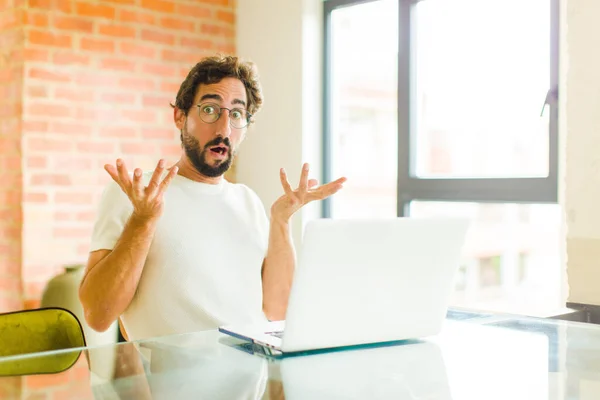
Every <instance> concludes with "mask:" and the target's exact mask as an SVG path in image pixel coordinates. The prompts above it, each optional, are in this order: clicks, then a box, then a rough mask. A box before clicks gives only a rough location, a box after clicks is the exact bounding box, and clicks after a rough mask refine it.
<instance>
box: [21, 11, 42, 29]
mask: <svg viewBox="0 0 600 400" xmlns="http://www.w3.org/2000/svg"><path fill="white" fill-rule="evenodd" d="M25 22H26V23H27V24H28V25H31V26H35V27H37V28H46V27H47V26H48V14H46V13H42V12H35V11H26V14H25Z"/></svg>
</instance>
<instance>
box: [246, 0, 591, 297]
mask: <svg viewBox="0 0 600 400" xmlns="http://www.w3.org/2000/svg"><path fill="white" fill-rule="evenodd" d="M598 15H600V1H598V0H561V26H560V29H561V38H560V45H561V49H560V57H561V61H560V88H559V93H560V99H559V102H560V103H559V104H560V108H561V114H560V120H559V141H560V142H559V151H560V156H559V159H560V165H561V168H560V171H559V172H560V175H559V190H560V202H561V204H562V205H563V207H564V213H565V226H564V235H565V237H566V241H563V247H564V249H563V250H564V252H565V253H566V257H567V271H566V275H567V276H568V285H565V287H564V290H565V291H567V290H568V291H569V297H568V300H569V301H572V302H582V303H590V304H597V305H600V55H598V54H597V52H596V51H595V49H598V48H600V24H598V22H597V16H598ZM237 18H238V26H237V48H238V53H239V55H241V56H243V57H247V58H250V59H252V60H253V61H255V62H256V63H257V64H258V67H259V71H260V73H261V77H262V79H261V80H262V84H263V88H264V96H265V104H264V109H263V111H261V113H260V114H259V115H258V116H257V123H256V125H255V126H254V127H253V129H252V131H251V132H250V133H249V137H248V139H247V141H246V143H245V144H244V145H243V148H242V151H241V154H240V156H239V159H238V170H237V180H238V181H240V182H243V183H246V184H248V185H249V186H250V187H252V188H253V189H254V190H256V192H257V193H258V195H259V196H260V197H261V199H262V200H263V202H264V203H265V206H266V207H267V208H268V207H269V206H270V204H271V203H272V202H273V201H274V200H275V199H276V198H277V197H278V196H279V195H281V193H282V189H281V186H280V184H279V180H278V171H279V168H280V167H284V168H286V170H288V172H289V175H290V178H291V180H292V182H293V183H296V182H297V180H298V177H299V170H300V166H301V164H302V162H304V161H309V162H311V163H312V164H313V166H314V167H316V168H314V169H313V172H314V174H313V175H314V176H317V177H320V176H321V171H320V160H321V149H320V145H321V143H320V134H321V122H320V121H321V85H322V82H321V54H322V47H321V46H322V39H321V35H322V34H321V29H322V0H300V1H289V0H285V1H272V0H240V1H238V14H237ZM316 215H318V204H314V205H313V206H312V207H311V208H309V209H307V210H306V211H305V212H304V213H303V214H302V215H299V216H298V217H297V218H296V219H295V225H294V236H295V241H296V244H297V245H298V244H299V239H300V235H301V226H302V224H303V223H305V222H306V221H307V220H308V219H310V218H314V217H315V216H316ZM565 282H566V279H565Z"/></svg>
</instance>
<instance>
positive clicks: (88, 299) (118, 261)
mask: <svg viewBox="0 0 600 400" xmlns="http://www.w3.org/2000/svg"><path fill="white" fill-rule="evenodd" d="M155 230H156V221H149V220H140V219H137V218H135V217H134V216H132V217H130V218H129V220H128V221H127V223H126V224H125V228H124V229H123V233H122V234H121V237H120V239H119V241H118V242H117V244H116V245H115V247H114V249H113V250H112V251H111V252H110V254H108V255H107V256H106V257H104V258H103V259H102V260H100V261H99V262H98V263H97V264H96V265H94V266H91V267H90V268H89V270H88V271H87V273H86V275H85V276H84V278H83V280H82V282H81V286H80V289H79V297H80V299H81V303H82V305H83V308H84V312H85V318H86V320H87V322H88V324H89V325H90V326H91V327H92V328H93V329H95V330H98V331H105V330H106V329H108V328H109V326H110V325H111V324H112V323H113V322H114V321H115V320H116V319H117V318H119V316H120V315H121V314H122V313H123V311H125V309H126V308H127V306H128V305H129V303H131V300H132V299H133V295H134V294H135V290H136V288H137V286H138V283H139V280H140V277H141V275H142V270H143V268H144V263H145V261H146V257H147V256H148V251H149V249H150V244H151V243H152V238H153V237H154V232H155Z"/></svg>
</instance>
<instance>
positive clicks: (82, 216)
mask: <svg viewBox="0 0 600 400" xmlns="http://www.w3.org/2000/svg"><path fill="white" fill-rule="evenodd" d="M92 201H93V200H92V197H91V196H90V198H89V201H88V202H87V203H86V204H91V203H92ZM75 219H76V220H77V221H83V222H93V221H94V220H95V219H96V212H95V211H85V212H80V213H77V215H76V216H75Z"/></svg>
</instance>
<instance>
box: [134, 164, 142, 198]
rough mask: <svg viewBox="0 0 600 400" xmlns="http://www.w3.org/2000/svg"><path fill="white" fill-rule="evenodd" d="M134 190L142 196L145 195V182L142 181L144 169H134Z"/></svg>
mask: <svg viewBox="0 0 600 400" xmlns="http://www.w3.org/2000/svg"><path fill="white" fill-rule="evenodd" d="M132 186H133V192H134V193H135V194H136V195H137V196H139V197H141V196H143V195H144V184H143V183H142V170H141V169H139V168H136V169H135V170H134V171H133V185H132Z"/></svg>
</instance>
